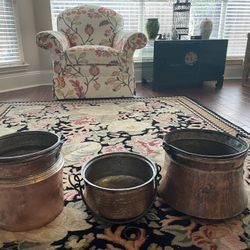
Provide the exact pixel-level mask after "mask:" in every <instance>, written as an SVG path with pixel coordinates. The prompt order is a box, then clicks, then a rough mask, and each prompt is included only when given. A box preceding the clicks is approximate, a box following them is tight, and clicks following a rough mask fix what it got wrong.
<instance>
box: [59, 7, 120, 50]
mask: <svg viewBox="0 0 250 250" xmlns="http://www.w3.org/2000/svg"><path fill="white" fill-rule="evenodd" d="M122 28H123V19H122V17H121V15H119V14H118V13H117V12H115V11H114V10H111V9H108V8H104V7H99V6H91V5H81V6H77V7H75V8H72V9H68V10H65V11H63V12H62V13H60V14H59V16H58V18H57V30H58V31H60V32H62V33H64V34H65V36H66V37H67V39H68V41H69V44H70V47H74V46H78V45H105V46H110V47H112V46H113V40H114V36H115V34H116V33H117V32H119V31H120V30H122Z"/></svg>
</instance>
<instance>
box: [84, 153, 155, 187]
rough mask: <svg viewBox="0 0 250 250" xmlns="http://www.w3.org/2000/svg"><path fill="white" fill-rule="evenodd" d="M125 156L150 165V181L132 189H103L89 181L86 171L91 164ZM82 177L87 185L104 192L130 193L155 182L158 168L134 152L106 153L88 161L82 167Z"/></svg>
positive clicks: (146, 158)
mask: <svg viewBox="0 0 250 250" xmlns="http://www.w3.org/2000/svg"><path fill="white" fill-rule="evenodd" d="M119 155H120V156H125V157H134V158H137V159H138V158H139V159H141V160H143V161H145V163H147V164H148V166H150V168H151V170H152V176H151V178H150V179H149V180H147V181H145V182H144V183H143V184H141V185H138V186H134V187H130V188H107V187H102V186H98V185H96V184H94V183H92V182H91V181H89V180H88V179H87V177H86V171H87V170H88V169H89V168H90V167H91V164H92V163H93V162H95V161H99V160H102V159H104V158H107V157H113V156H119ZM81 176H82V178H83V180H84V182H85V183H87V184H88V185H90V186H92V187H94V188H97V189H100V190H103V191H110V192H128V191H134V190H137V189H140V188H143V187H145V186H147V185H148V184H149V183H151V182H153V181H155V179H156V176H157V168H156V165H155V164H154V162H153V161H151V160H150V159H149V158H148V157H145V156H143V155H141V154H138V153H134V152H112V153H104V154H100V155H97V156H95V157H93V158H92V159H90V160H89V161H87V163H86V164H85V165H84V166H83V167H82V169H81Z"/></svg>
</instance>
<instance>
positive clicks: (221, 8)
mask: <svg viewBox="0 0 250 250" xmlns="http://www.w3.org/2000/svg"><path fill="white" fill-rule="evenodd" d="M173 2H175V1H174V0H109V1H105V0H93V1H91V3H92V4H95V5H102V6H105V7H109V8H112V9H114V10H116V11H117V12H119V13H120V14H121V15H122V16H123V17H124V25H125V30H127V31H143V32H145V25H146V21H147V18H151V17H154V18H158V19H159V23H160V31H159V33H162V34H163V33H166V34H169V33H170V34H171V32H172V22H173ZM84 3H89V1H88V0H51V9H52V17H53V27H54V28H55V29H56V17H57V15H58V14H59V13H60V12H61V11H63V10H65V9H66V8H71V7H74V6H76V5H80V4H84ZM205 18H208V19H211V20H212V22H213V31H212V34H211V38H212V39H229V44H228V53H227V55H228V56H237V57H243V55H244V53H245V47H246V34H247V33H248V32H250V0H210V1H207V0H192V1H191V10H190V23H189V35H190V36H191V35H199V34H200V23H201V22H202V20H204V19H205Z"/></svg>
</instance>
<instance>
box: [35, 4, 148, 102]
mask: <svg viewBox="0 0 250 250" xmlns="http://www.w3.org/2000/svg"><path fill="white" fill-rule="evenodd" d="M57 25H58V27H57V28H58V31H42V32H39V33H38V34H37V37H36V38H37V45H38V46H39V47H41V48H44V49H48V50H50V52H51V58H52V62H53V70H54V76H53V87H54V88H53V89H54V96H55V98H56V99H74V98H77V99H83V98H105V97H131V96H133V95H134V94H135V87H136V86H135V77H134V65H133V55H134V51H135V50H136V49H140V48H143V47H144V46H145V45H146V43H147V38H146V36H145V35H144V34H143V33H139V32H138V33H126V32H124V31H123V19H122V17H121V16H120V15H119V14H118V13H116V12H115V11H113V10H111V9H108V8H103V7H98V6H91V5H84V6H78V7H75V8H73V9H69V10H66V11H64V12H62V13H61V14H59V16H58V19H57Z"/></svg>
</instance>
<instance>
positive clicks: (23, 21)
mask: <svg viewBox="0 0 250 250" xmlns="http://www.w3.org/2000/svg"><path fill="white" fill-rule="evenodd" d="M16 8H17V13H18V24H17V25H18V26H19V28H20V33H21V37H22V46H23V54H24V60H25V63H26V64H27V66H26V67H25V69H23V68H24V67H22V69H21V71H20V72H17V71H18V68H15V72H13V73H11V72H10V70H2V71H0V92H3V91H6V90H13V89H20V88H27V87H31V86H37V85H42V84H48V83H49V84H51V75H52V73H51V63H50V60H49V54H48V52H47V51H44V50H43V51H42V50H41V49H40V48H38V47H37V45H36V42H35V39H36V33H37V32H38V31H41V30H45V29H48V30H49V29H51V27H52V25H51V18H50V1H49V0H16Z"/></svg>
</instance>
